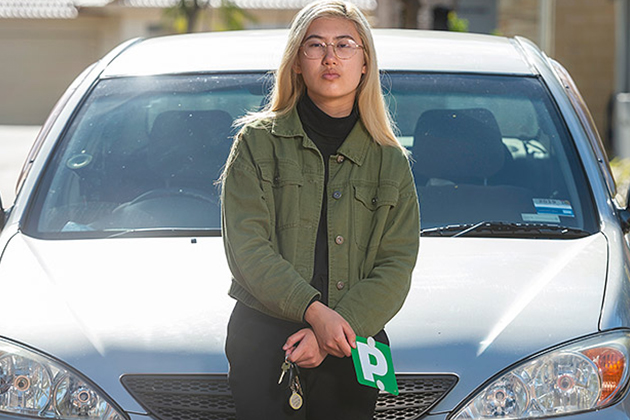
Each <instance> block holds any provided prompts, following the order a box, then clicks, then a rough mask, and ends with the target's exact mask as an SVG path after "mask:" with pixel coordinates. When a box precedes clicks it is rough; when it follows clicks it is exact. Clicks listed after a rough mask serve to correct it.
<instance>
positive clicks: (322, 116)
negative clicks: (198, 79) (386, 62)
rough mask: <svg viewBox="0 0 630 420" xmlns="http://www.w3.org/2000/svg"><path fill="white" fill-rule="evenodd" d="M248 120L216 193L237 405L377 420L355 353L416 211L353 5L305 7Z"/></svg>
mask: <svg viewBox="0 0 630 420" xmlns="http://www.w3.org/2000/svg"><path fill="white" fill-rule="evenodd" d="M242 123H243V127H242V128H241V130H240V132H239V134H238V135H237V138H236V140H235V143H234V146H233V148H232V152H231V154H230V157H229V158H228V162H227V164H226V169H225V172H224V175H223V204H222V205H223V238H224V243H225V249H226V253H227V257H228V262H229V264H230V269H231V271H232V275H233V282H232V286H231V288H230V295H231V296H232V297H234V298H235V299H236V300H237V304H236V306H235V308H234V312H233V313H232V317H231V319H230V323H229V326H228V338H227V343H226V354H227V357H228V360H229V362H230V376H229V380H230V387H231V389H232V394H233V396H234V400H235V403H236V410H237V418H238V419H254V418H256V419H259V418H269V419H282V418H308V419H324V418H326V419H336V418H339V419H371V418H372V416H373V412H374V407H375V403H376V398H377V394H378V392H377V390H376V389H374V388H368V387H365V386H362V385H359V384H358V382H357V380H356V375H355V373H354V367H353V363H352V360H351V358H350V357H349V356H350V355H351V349H352V348H354V347H356V344H355V337H356V335H360V336H366V337H367V336H374V338H375V339H376V340H380V341H383V342H387V337H386V335H385V333H384V331H383V328H384V326H385V324H386V323H387V322H388V321H389V320H390V319H391V318H392V317H393V316H394V315H395V314H396V313H397V312H398V310H399V309H400V307H401V306H402V304H403V301H404V299H405V297H406V295H407V292H408V290H409V284H410V277H411V272H412V270H413V267H414V265H415V262H416V256H417V252H418V239H419V215H418V201H417V197H416V192H415V187H414V183H413V179H412V176H411V171H410V169H409V164H408V161H407V158H406V154H405V152H404V149H403V147H402V146H401V145H400V144H399V143H398V141H397V139H396V137H395V135H394V133H393V130H392V127H391V123H390V118H389V115H388V113H387V111H386V107H385V103H384V99H383V96H382V93H381V86H380V81H379V72H378V68H377V64H376V56H375V51H374V44H373V41H372V36H371V33H370V29H369V25H368V23H367V21H366V19H365V17H364V16H363V15H362V14H361V12H360V11H359V10H358V9H357V8H356V7H355V6H353V5H352V4H350V3H346V2H344V1H332V0H331V1H321V2H315V3H312V4H310V5H308V6H306V7H305V8H304V9H303V10H302V11H300V13H298V15H297V16H296V17H295V19H294V21H293V23H292V26H291V29H290V32H289V40H288V43H287V46H286V49H285V52H284V56H283V59H282V63H281V65H280V67H279V69H278V72H277V74H276V83H275V86H274V89H273V92H272V94H271V98H270V102H269V104H268V105H267V107H266V108H265V109H264V110H263V111H262V112H260V113H256V114H251V115H249V116H247V117H245V118H244V119H243V120H242ZM285 358H286V360H288V361H290V362H293V363H295V364H296V365H298V366H299V367H300V368H301V369H300V371H299V372H300V373H299V380H300V383H301V392H302V394H303V397H304V405H303V406H302V407H301V408H300V409H297V410H294V409H293V408H291V407H290V406H289V402H288V400H289V395H290V394H291V390H289V389H288V386H287V381H288V379H283V380H282V381H281V382H282V383H281V384H280V385H279V384H278V382H279V378H280V377H281V366H282V364H283V362H284V361H285ZM294 408H295V407H294Z"/></svg>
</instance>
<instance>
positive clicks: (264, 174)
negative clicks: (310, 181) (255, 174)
mask: <svg viewBox="0 0 630 420" xmlns="http://www.w3.org/2000/svg"><path fill="white" fill-rule="evenodd" d="M260 177H261V178H262V179H263V180H264V181H268V182H270V183H271V184H272V185H273V186H274V187H283V186H285V185H302V184H303V183H304V175H302V171H301V170H300V168H299V167H298V166H297V165H296V164H294V163H287V162H278V163H277V164H274V163H271V162H270V163H261V164H260Z"/></svg>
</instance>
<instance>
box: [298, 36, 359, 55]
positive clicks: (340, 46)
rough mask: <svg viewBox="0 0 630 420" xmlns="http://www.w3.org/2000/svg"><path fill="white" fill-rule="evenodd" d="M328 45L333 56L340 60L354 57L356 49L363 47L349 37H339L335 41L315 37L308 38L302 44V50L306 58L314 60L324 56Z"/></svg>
mask: <svg viewBox="0 0 630 420" xmlns="http://www.w3.org/2000/svg"><path fill="white" fill-rule="evenodd" d="M328 47H333V53H334V54H335V57H337V58H339V59H341V60H348V59H350V58H352V57H354V55H355V54H356V53H357V51H359V50H360V49H361V48H363V45H359V44H357V43H356V42H354V41H353V40H351V39H349V38H348V39H346V38H344V39H341V40H339V41H337V42H336V43H334V42H329V43H325V42H321V41H318V40H316V39H310V40H308V41H306V42H305V43H303V44H302V51H304V55H305V56H306V58H310V59H313V60H315V59H318V58H322V57H324V56H325V55H326V51H327V50H328Z"/></svg>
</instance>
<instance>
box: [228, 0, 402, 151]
mask: <svg viewBox="0 0 630 420" xmlns="http://www.w3.org/2000/svg"><path fill="white" fill-rule="evenodd" d="M322 17H328V18H331V17H338V18H344V19H348V20H349V21H351V22H352V23H354V25H355V27H356V29H357V32H358V33H359V37H360V38H361V44H362V45H363V55H364V58H365V67H366V72H365V74H364V75H363V77H362V79H361V82H360V83H359V86H358V87H357V106H358V108H359V115H360V116H361V121H362V122H363V124H364V125H365V128H366V129H367V131H368V132H369V133H370V135H371V136H372V138H373V139H374V141H375V142H376V143H378V144H381V145H383V146H394V147H397V148H400V149H403V150H404V148H403V146H402V145H401V144H400V143H399V142H398V139H397V138H396V135H395V134H394V131H393V121H392V118H391V116H390V114H389V112H388V110H387V106H386V105H385V99H384V97H383V93H382V91H381V81H380V77H379V71H378V64H377V61H376V51H375V48H374V40H373V39H372V32H371V30H370V25H369V23H368V21H367V19H366V18H365V16H364V15H363V13H361V11H360V10H359V9H358V8H357V7H356V6H355V5H353V4H352V3H348V2H345V1H342V0H324V1H315V2H313V3H310V4H309V5H307V6H305V7H304V8H303V9H302V10H301V11H300V12H299V13H298V14H297V15H296V16H295V18H294V19H293V22H292V23H291V28H290V30H289V38H288V41H287V45H286V47H285V49H284V54H283V56H282V61H281V63H280V66H279V67H278V71H277V72H276V79H275V83H274V86H273V89H272V92H271V95H270V97H269V101H268V103H267V105H266V106H265V108H264V109H263V110H262V111H260V112H256V113H250V114H248V115H246V116H245V117H243V118H241V119H240V120H239V121H238V122H237V123H238V124H239V125H244V124H247V123H250V122H254V121H259V120H266V119H269V118H273V117H278V116H282V115H286V114H287V113H289V112H290V111H291V109H293V107H295V105H296V104H297V102H298V100H299V99H300V98H301V97H302V95H303V94H304V93H305V91H306V86H305V84H304V80H303V78H302V75H301V74H297V73H296V72H295V71H294V64H295V62H296V60H297V59H298V58H297V57H298V52H299V50H300V46H301V44H302V41H303V40H304V37H305V36H306V32H307V31H308V28H309V26H310V25H311V23H312V22H313V21H314V20H315V19H318V18H322Z"/></svg>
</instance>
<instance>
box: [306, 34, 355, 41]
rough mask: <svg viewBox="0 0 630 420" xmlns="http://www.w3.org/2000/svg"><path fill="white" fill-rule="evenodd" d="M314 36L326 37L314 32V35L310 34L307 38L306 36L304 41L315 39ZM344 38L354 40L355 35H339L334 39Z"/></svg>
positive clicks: (318, 37)
mask: <svg viewBox="0 0 630 420" xmlns="http://www.w3.org/2000/svg"><path fill="white" fill-rule="evenodd" d="M313 38H317V39H324V37H323V36H321V35H316V34H313V35H309V36H307V37H306V38H304V41H303V42H306V41H308V40H309V39H313ZM344 38H350V39H351V40H353V41H354V37H353V36H351V35H338V36H336V37H335V38H334V39H335V40H337V39H344Z"/></svg>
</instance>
